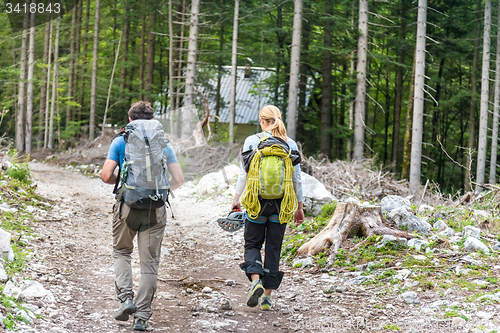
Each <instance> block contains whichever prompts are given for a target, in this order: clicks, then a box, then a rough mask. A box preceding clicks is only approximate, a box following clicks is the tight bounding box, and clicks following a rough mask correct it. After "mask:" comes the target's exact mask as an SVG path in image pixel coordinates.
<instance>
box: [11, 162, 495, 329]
mask: <svg viewBox="0 0 500 333" xmlns="http://www.w3.org/2000/svg"><path fill="white" fill-rule="evenodd" d="M30 167H31V170H32V174H33V176H34V178H35V180H36V182H37V184H38V191H39V193H40V194H41V195H43V196H44V197H47V198H50V199H51V200H52V201H53V206H52V208H51V209H49V210H48V211H41V210H37V211H36V212H35V216H36V219H38V220H41V221H42V222H41V223H36V224H34V229H35V232H36V233H37V236H38V237H37V238H36V239H34V240H33V241H31V246H32V247H33V252H34V254H35V256H34V258H35V259H34V260H33V262H31V263H30V267H29V269H28V270H27V271H26V277H27V278H31V279H33V280H36V281H39V282H41V283H42V284H43V285H44V287H45V288H47V289H49V290H50V291H52V293H53V294H54V297H55V299H56V302H55V303H49V304H46V303H43V302H40V304H38V306H39V307H40V308H41V310H40V313H41V315H42V316H43V318H44V319H36V320H35V323H34V324H33V325H32V326H25V327H23V326H21V327H20V331H21V332H25V333H28V332H30V333H36V332H54V333H55V332H61V333H62V332H67V333H69V332H75V333H76V332H129V331H130V332H131V331H132V329H131V326H132V321H131V320H130V321H129V322H118V321H116V320H114V319H113V313H114V312H115V310H116V308H117V307H118V301H117V299H116V296H115V293H114V283H113V268H112V246H111V243H112V236H111V224H112V213H111V209H112V205H113V201H114V199H113V195H112V194H111V191H112V186H111V185H106V184H103V183H102V181H101V180H100V179H92V178H88V177H85V176H83V175H81V174H79V173H76V172H71V171H69V170H64V169H63V168H60V167H57V166H54V165H49V164H42V163H31V164H30ZM175 195H176V196H175V198H174V199H173V200H172V207H173V213H174V214H175V217H176V219H175V220H172V219H170V220H169V221H168V224H167V229H166V234H165V238H164V240H163V245H162V260H161V263H160V272H159V283H158V290H157V293H156V298H155V300H154V302H153V311H154V313H153V316H152V318H151V320H150V322H151V324H152V326H153V328H154V330H155V331H164V332H390V331H393V330H400V331H403V332H466V331H468V329H466V328H452V327H451V325H452V321H451V319H447V320H444V314H445V313H446V307H447V306H449V307H452V306H453V302H454V301H459V303H457V304H459V305H460V306H462V304H465V307H462V308H465V309H469V310H468V313H469V312H471V311H472V313H471V314H470V315H468V316H469V317H472V318H474V320H481V319H484V318H481V317H480V316H485V317H488V316H490V315H491V316H490V317H489V318H487V319H486V321H484V323H485V325H488V324H493V323H495V324H496V323H497V322H498V318H499V317H498V314H499V312H498V310H499V309H498V305H486V306H479V304H477V303H472V302H467V301H466V300H465V299H464V297H463V296H462V295H461V294H460V293H459V291H454V290H451V291H449V292H446V293H441V292H437V291H427V292H421V293H419V294H418V296H419V298H420V302H421V303H420V305H419V306H415V305H409V304H406V303H405V302H404V301H403V299H402V297H401V296H400V295H398V293H397V289H396V287H393V285H388V286H387V285H381V286H373V285H370V286H368V287H366V288H364V287H361V286H354V287H353V288H351V289H350V290H349V289H348V290H347V292H346V290H344V292H342V293H339V292H333V293H324V292H323V290H327V289H332V290H335V289H336V287H337V286H342V285H343V284H344V282H345V281H348V280H350V279H352V278H353V277H355V276H356V275H359V272H348V271H347V272H345V273H342V274H338V275H335V276H329V275H328V274H326V273H324V274H310V273H311V272H310V271H308V270H307V269H303V270H299V269H291V268H290V267H285V265H283V269H284V270H285V271H286V274H285V277H284V280H283V284H282V286H281V287H280V289H279V290H278V292H276V293H275V294H274V295H273V300H274V305H275V306H274V308H273V311H270V312H262V311H260V310H259V308H248V307H247V306H246V305H245V298H246V293H247V288H248V281H247V280H246V277H245V276H244V274H243V272H242V271H241V270H240V269H239V267H238V264H240V263H241V262H243V233H242V231H241V230H240V231H238V232H236V233H227V232H224V231H222V230H221V229H220V228H219V227H218V226H217V225H216V224H215V223H214V221H215V220H216V218H217V217H220V216H223V215H225V214H226V213H227V211H228V207H229V205H230V202H231V197H230V196H217V197H210V198H205V199H203V198H198V197H197V196H196V195H195V193H194V186H193V185H192V184H190V183H188V184H185V185H184V186H183V187H181V188H180V189H179V190H177V191H176V192H175ZM169 215H170V213H169ZM133 267H134V268H133V269H134V274H135V277H137V278H138V277H139V261H138V256H137V254H136V253H135V252H134V259H133ZM316 273H317V272H316ZM180 280H181V281H180ZM137 282H138V281H137V280H134V283H135V284H136V283H137ZM332 286H333V287H332ZM207 287H208V288H207ZM391 288H394V289H391ZM341 289H342V288H341ZM344 289H345V288H344ZM386 289H387V290H388V291H389V292H388V293H385V290H386ZM382 290H383V291H384V292H381V291H382ZM203 291H204V292H203ZM436 301H443V302H445V303H441V305H438V306H436V307H437V308H439V307H440V310H433V308H432V306H431V305H432V304H433V303H434V302H436ZM476 304H477V305H476ZM455 305H456V304H455ZM457 311H458V310H457ZM464 311H465V310H464ZM478 313H479V314H478ZM457 320H458V319H457ZM455 324H457V325H458V324H464V323H455ZM497 325H498V324H497ZM411 326H413V327H416V328H418V330H415V329H410V327H411Z"/></svg>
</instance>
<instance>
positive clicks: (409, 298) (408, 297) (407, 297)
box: [401, 291, 420, 304]
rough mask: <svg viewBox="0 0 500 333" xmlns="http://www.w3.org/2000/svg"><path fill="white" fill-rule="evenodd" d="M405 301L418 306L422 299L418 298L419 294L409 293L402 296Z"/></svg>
mask: <svg viewBox="0 0 500 333" xmlns="http://www.w3.org/2000/svg"><path fill="white" fill-rule="evenodd" d="M401 296H402V297H403V299H404V300H405V302H406V303H408V304H418V303H420V299H419V298H418V296H417V293H416V292H414V291H407V292H404V293H402V294H401Z"/></svg>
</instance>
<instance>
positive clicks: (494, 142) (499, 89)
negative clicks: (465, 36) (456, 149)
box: [489, 10, 500, 184]
mask: <svg viewBox="0 0 500 333" xmlns="http://www.w3.org/2000/svg"><path fill="white" fill-rule="evenodd" d="M497 26H498V27H500V10H499V11H498V25H497ZM495 64H496V68H495V69H496V73H495V97H494V100H493V131H492V134H491V157H490V160H491V161H490V180H489V183H490V184H496V170H497V153H498V151H497V146H498V103H500V31H498V32H497V57H496V59H495Z"/></svg>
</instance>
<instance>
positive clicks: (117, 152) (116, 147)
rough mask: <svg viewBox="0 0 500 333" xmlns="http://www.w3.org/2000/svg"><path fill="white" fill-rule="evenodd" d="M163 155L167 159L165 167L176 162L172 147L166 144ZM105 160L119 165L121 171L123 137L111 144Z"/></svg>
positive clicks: (123, 150) (123, 151)
mask: <svg viewBox="0 0 500 333" xmlns="http://www.w3.org/2000/svg"><path fill="white" fill-rule="evenodd" d="M163 154H164V155H165V156H166V157H167V165H169V164H172V163H177V162H178V161H177V156H175V151H174V148H173V147H172V145H170V144H168V145H167V146H166V147H165V148H163ZM106 158H107V159H109V160H113V161H115V162H116V163H119V164H120V169H121V167H122V165H123V161H124V160H125V138H124V137H123V136H121V135H120V136H119V137H117V138H115V139H114V140H113V142H111V146H109V151H108V157H106Z"/></svg>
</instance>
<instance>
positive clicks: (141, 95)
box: [139, 0, 146, 100]
mask: <svg viewBox="0 0 500 333" xmlns="http://www.w3.org/2000/svg"><path fill="white" fill-rule="evenodd" d="M141 10H142V11H145V10H146V0H142V8H141ZM145 43H146V14H145V13H143V14H142V25H141V47H140V49H139V52H140V53H139V99H140V100H143V99H144V90H143V89H144V44H145Z"/></svg>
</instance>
